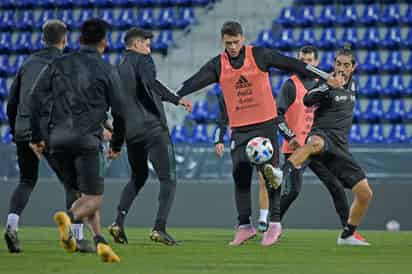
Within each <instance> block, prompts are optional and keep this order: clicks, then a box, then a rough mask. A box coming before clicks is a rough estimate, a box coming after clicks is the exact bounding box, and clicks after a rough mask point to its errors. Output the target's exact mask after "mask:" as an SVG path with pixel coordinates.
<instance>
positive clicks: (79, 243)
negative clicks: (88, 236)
mask: <svg viewBox="0 0 412 274" xmlns="http://www.w3.org/2000/svg"><path fill="white" fill-rule="evenodd" d="M76 252H80V253H94V252H96V249H95V247H94V245H91V244H90V242H89V241H88V240H76Z"/></svg>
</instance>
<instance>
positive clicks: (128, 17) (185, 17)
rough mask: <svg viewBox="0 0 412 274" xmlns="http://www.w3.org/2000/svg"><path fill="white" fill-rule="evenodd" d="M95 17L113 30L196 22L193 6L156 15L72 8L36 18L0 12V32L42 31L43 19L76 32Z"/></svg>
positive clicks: (149, 10)
mask: <svg viewBox="0 0 412 274" xmlns="http://www.w3.org/2000/svg"><path fill="white" fill-rule="evenodd" d="M94 16H98V17H99V18H102V19H104V20H106V21H107V22H108V23H109V24H110V25H111V26H112V27H114V28H119V29H126V28H129V27H131V26H139V27H142V28H148V29H169V28H185V27H187V26H188V25H190V24H192V23H194V22H195V20H196V19H195V12H194V9H193V7H182V8H179V9H178V10H177V9H175V8H173V7H172V8H163V9H159V12H158V13H157V15H155V11H154V9H152V8H144V9H139V10H138V11H137V12H136V11H135V10H134V9H132V8H130V9H123V10H120V11H118V12H115V10H114V9H109V8H108V9H100V10H99V11H98V12H94V10H93V9H84V10H79V11H78V12H77V14H76V13H75V11H74V10H71V9H62V10H58V11H57V12H55V11H54V10H42V11H41V12H39V13H38V15H37V19H36V16H35V13H34V12H33V10H25V11H18V12H17V11H14V10H4V11H1V12H0V31H1V30H34V29H41V26H42V25H43V24H44V22H46V20H49V19H53V18H57V19H61V20H63V21H64V22H65V23H66V25H67V26H68V27H69V29H72V30H73V29H78V28H80V26H81V24H82V23H83V22H84V21H85V20H87V19H89V18H92V17H94Z"/></svg>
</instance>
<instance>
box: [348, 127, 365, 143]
mask: <svg viewBox="0 0 412 274" xmlns="http://www.w3.org/2000/svg"><path fill="white" fill-rule="evenodd" d="M349 141H350V142H351V143H352V144H360V143H362V141H363V138H362V135H361V127H360V125H359V124H353V125H352V128H351V130H350V134H349Z"/></svg>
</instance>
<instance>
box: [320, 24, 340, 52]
mask: <svg viewBox="0 0 412 274" xmlns="http://www.w3.org/2000/svg"><path fill="white" fill-rule="evenodd" d="M315 45H316V46H317V47H318V48H321V49H332V48H334V47H335V46H336V45H337V39H336V29H334V28H325V29H323V32H322V34H321V36H320V39H317V40H316V41H315Z"/></svg>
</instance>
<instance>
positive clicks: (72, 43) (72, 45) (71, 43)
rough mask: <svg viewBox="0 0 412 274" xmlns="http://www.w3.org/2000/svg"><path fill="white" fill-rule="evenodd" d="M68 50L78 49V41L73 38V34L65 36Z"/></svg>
mask: <svg viewBox="0 0 412 274" xmlns="http://www.w3.org/2000/svg"><path fill="white" fill-rule="evenodd" d="M66 47H67V48H68V49H69V50H75V49H78V48H79V47H80V44H79V41H78V39H77V38H76V37H75V35H74V33H70V32H69V33H68V34H67V46H66Z"/></svg>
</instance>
